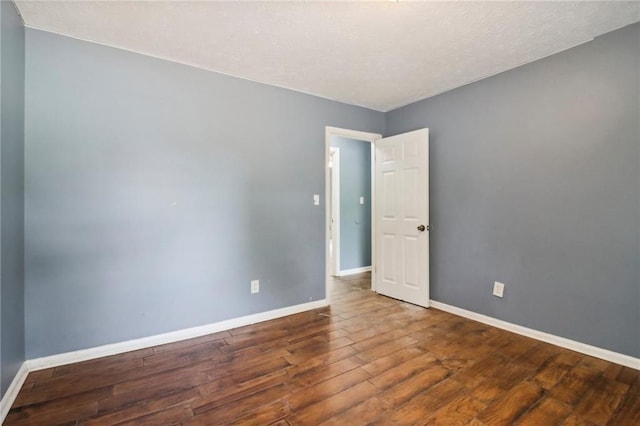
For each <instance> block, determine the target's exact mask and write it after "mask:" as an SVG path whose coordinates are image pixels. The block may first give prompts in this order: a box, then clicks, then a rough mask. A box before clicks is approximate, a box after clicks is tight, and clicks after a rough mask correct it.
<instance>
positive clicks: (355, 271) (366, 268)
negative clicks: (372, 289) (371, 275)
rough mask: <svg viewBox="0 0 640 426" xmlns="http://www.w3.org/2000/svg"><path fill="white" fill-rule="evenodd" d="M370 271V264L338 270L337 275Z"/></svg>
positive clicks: (342, 275)
mask: <svg viewBox="0 0 640 426" xmlns="http://www.w3.org/2000/svg"><path fill="white" fill-rule="evenodd" d="M370 271H371V265H369V266H363V267H361V268H353V269H345V270H343V271H340V272H339V273H338V276H339V277H344V276H346V275H355V274H361V273H363V272H370Z"/></svg>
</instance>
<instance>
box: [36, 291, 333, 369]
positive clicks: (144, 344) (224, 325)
mask: <svg viewBox="0 0 640 426" xmlns="http://www.w3.org/2000/svg"><path fill="white" fill-rule="evenodd" d="M328 305H329V302H328V300H327V299H322V300H317V301H314V302H308V303H302V304H300V305H293V306H287V307H285V308H280V309H274V310H272V311H267V312H260V313H257V314H253V315H247V316H244V317H239V318H232V319H229V320H225V321H220V322H216V323H212V324H207V325H202V326H198V327H192V328H186V329H183V330H178V331H172V332H169V333H163V334H157V335H155V336H149V337H143V338H140V339H135V340H128V341H125V342H119V343H113V344H109V345H104V346H98V347H94V348H89V349H82V350H78V351H73V352H66V353H62V354H58V355H51V356H46V357H42V358H36V359H31V360H28V361H26V362H25V364H26V366H27V368H28V370H29V371H35V370H43V369H45V368H52V367H58V366H61V365H65V364H72V363H76V362H82V361H89V360H92V359H96V358H102V357H105V356H110V355H117V354H121V353H124V352H130V351H135V350H139V349H145V348H149V347H153V346H158V345H164V344H167V343H173V342H178V341H181V340H187V339H193V338H194V337H200V336H204V335H207V334H212V333H217V332H219V331H225V330H230V329H232V328H238V327H243V326H245V325H250V324H255V323H258V322H263V321H269V320H272V319H276V318H281V317H285V316H287V315H293V314H298V313H300V312H305V311H310V310H312V309H318V308H324V307H325V306H328Z"/></svg>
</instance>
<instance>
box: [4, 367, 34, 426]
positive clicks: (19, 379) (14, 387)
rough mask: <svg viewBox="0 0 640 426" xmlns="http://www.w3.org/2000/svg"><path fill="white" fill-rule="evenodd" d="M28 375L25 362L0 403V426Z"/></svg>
mask: <svg viewBox="0 0 640 426" xmlns="http://www.w3.org/2000/svg"><path fill="white" fill-rule="evenodd" d="M28 375H29V367H28V366H27V363H26V362H23V363H22V365H21V366H20V368H19V369H18V372H17V373H16V376H15V377H14V378H13V380H12V381H11V384H10V385H9V388H7V392H6V393H5V394H4V396H3V397H2V400H1V401H0V425H1V424H2V423H4V419H6V418H7V414H9V410H10V409H11V406H12V405H13V402H14V401H15V400H16V397H17V396H18V393H19V392H20V389H22V385H24V381H25V380H26V379H27V376H28Z"/></svg>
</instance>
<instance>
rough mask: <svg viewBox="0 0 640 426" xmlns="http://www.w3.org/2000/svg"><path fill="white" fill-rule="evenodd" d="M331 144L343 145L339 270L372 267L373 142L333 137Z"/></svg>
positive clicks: (338, 146) (335, 145)
mask: <svg viewBox="0 0 640 426" xmlns="http://www.w3.org/2000/svg"><path fill="white" fill-rule="evenodd" d="M331 146H333V147H336V148H340V269H341V270H343V271H344V270H347V269H354V268H361V267H364V266H371V143H370V142H365V141H359V140H355V139H349V138H343V137H339V136H333V137H332V138H331ZM361 196H364V204H360V197H361Z"/></svg>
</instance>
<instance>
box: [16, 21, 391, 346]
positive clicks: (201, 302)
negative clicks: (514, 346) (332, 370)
mask: <svg viewBox="0 0 640 426" xmlns="http://www.w3.org/2000/svg"><path fill="white" fill-rule="evenodd" d="M26 79H27V87H26V117H27V120H26V130H25V134H26V193H25V198H26V271H27V277H26V312H27V315H26V333H27V343H26V347H27V356H28V358H34V357H39V356H44V355H50V354H57V353H61V352H66V351H71V350H76V349H81V348H88V347H93V346H97V345H102V344H107V343H112V342H118V341H123V340H127V339H133V338H138V337H142V336H149V335H153V334H157V333H162V332H168V331H172V330H178V329H182V328H185V327H192V326H197V325H202V324H207V323H211V322H215V321H220V320H224V319H228V318H233V317H238V316H242V315H248V314H252V313H257V312H262V311H267V310H271V309H276V308H281V307H285V306H290V305H295V304H300V303H305V302H309V301H311V300H318V299H323V298H324V297H325V280H324V271H325V269H324V246H325V241H324V239H325V236H324V211H325V210H324V199H323V200H322V203H321V206H314V205H313V199H312V197H313V194H323V193H324V165H323V163H324V134H325V133H324V132H325V126H327V125H330V126H337V127H344V128H349V129H355V130H365V131H372V132H382V131H383V127H384V115H383V114H382V113H379V112H374V111H371V110H367V109H363V108H359V107H352V106H347V105H344V104H340V103H337V102H331V101H327V100H324V99H320V98H316V97H313V96H308V95H303V94H300V93H296V92H293V91H289V90H284V89H279V88H275V87H270V86H266V85H262V84H258V83H252V82H248V81H245V80H240V79H235V78H231V77H227V76H223V75H219V74H215V73H212V72H208V71H203V70H199V69H195V68H190V67H187V66H183V65H179V64H175V63H170V62H166V61H162V60H157V59H154V58H150V57H146V56H143V55H139V54H134V53H130V52H126V51H122V50H118V49H112V48H108V47H104V46H100V45H97V44H92V43H87V42H83V41H78V40H74V39H71V38H65V37H62V36H58V35H54V34H51V33H46V32H41V31H38V30H32V29H27V70H26ZM251 279H260V284H261V285H260V289H261V292H260V293H259V294H256V295H251V294H250V292H249V290H250V285H249V283H250V280H251Z"/></svg>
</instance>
